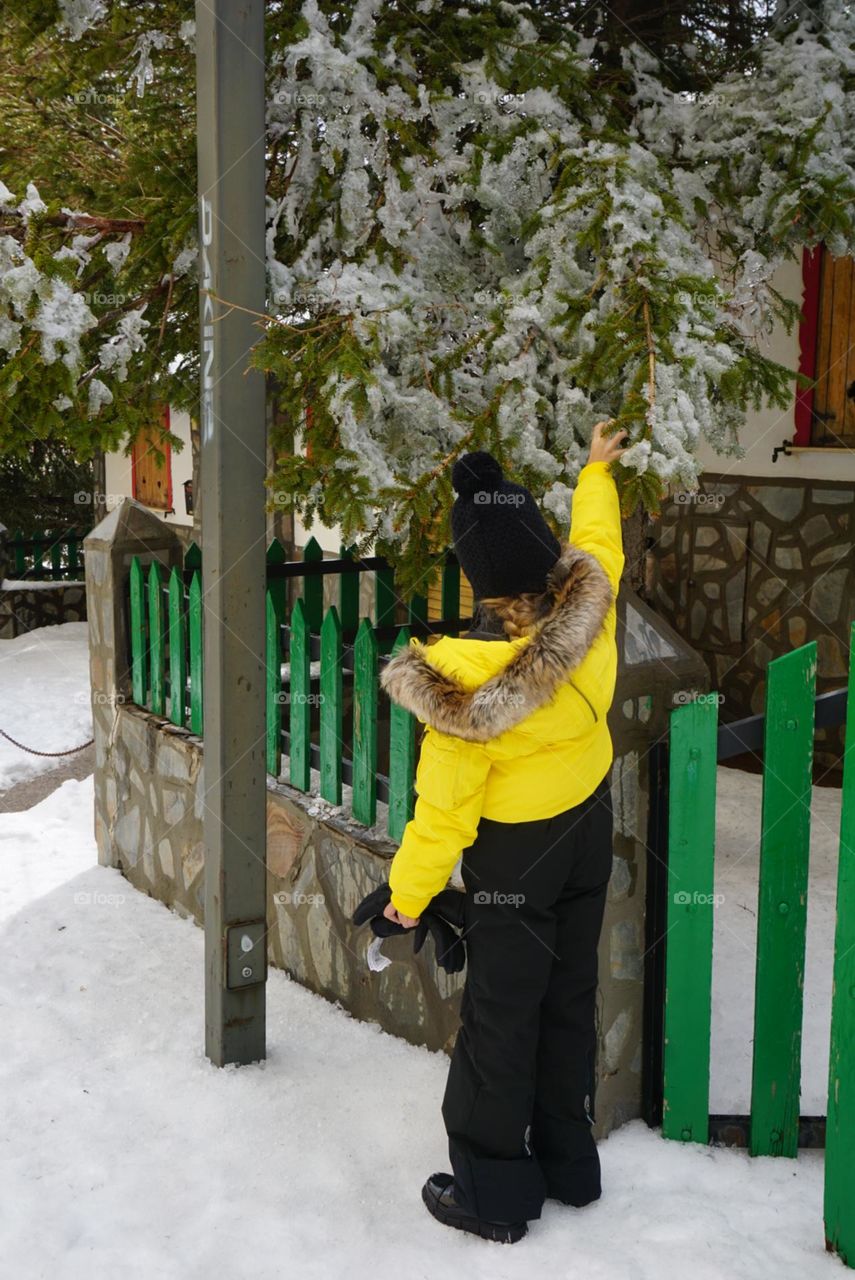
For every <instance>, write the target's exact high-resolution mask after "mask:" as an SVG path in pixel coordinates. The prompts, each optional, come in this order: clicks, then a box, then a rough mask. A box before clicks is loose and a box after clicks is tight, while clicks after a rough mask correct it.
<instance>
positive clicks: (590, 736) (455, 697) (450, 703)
mask: <svg viewBox="0 0 855 1280" xmlns="http://www.w3.org/2000/svg"><path fill="white" fill-rule="evenodd" d="M623 565H624V554H623V541H622V536H621V521H620V506H619V501H618V494H617V487H616V485H615V482H614V478H613V476H612V475H611V473H610V464H609V463H607V462H589V463H588V464H587V466H585V467H584V468H583V469H582V471H581V473H580V475H579V480H578V484H577V487H576V489H575V491H574V494H573V511H572V518H571V523H570V539H569V542H568V543H567V544H565V547H564V549H563V551H562V555H561V557H560V558H559V561H558V563H557V565H556V567H555V569H554V570H553V571H552V574H551V575H550V580H551V588H550V589H551V593H552V611H551V613H550V614H549V617H548V618H547V620H546V621H545V622H543V623H540V624H538V627H537V628H536V629H535V631H534V632H533V633H531V634H529V635H526V636H522V637H519V638H517V639H513V640H507V641H505V640H477V639H473V640H467V639H457V638H455V637H452V636H443V637H442V638H441V639H440V640H438V641H437V642H436V643H435V644H431V645H424V644H422V643H421V642H420V641H418V640H416V639H413V640H411V641H410V644H409V646H408V647H406V648H405V649H403V650H401V651H400V652H399V653H398V654H397V655H396V656H395V657H394V658H393V659H392V660H391V661H390V662H389V663H388V664H387V666H386V667H385V669H384V671H383V675H382V683H383V687H384V688H385V689H386V690H387V692H388V693H389V695H390V697H391V698H393V699H394V701H396V702H398V703H399V704H400V705H402V706H405V707H407V709H408V710H410V711H412V712H414V714H415V715H416V716H417V717H418V719H419V720H420V721H422V722H423V723H424V724H426V725H427V726H428V727H427V728H426V730H425V733H424V736H423V739H422V744H421V753H420V756H419V763H418V769H417V771H416V779H415V786H416V794H417V799H416V804H415V809H414V815H413V818H412V819H411V821H410V822H409V823H408V824H407V827H406V829H405V831H404V835H403V838H402V840H401V845H400V848H399V849H398V852H397V853H396V855H395V857H394V859H393V861H392V866H391V869H390V873H389V884H390V886H391V889H392V904H393V906H394V907H396V908H397V910H398V911H400V912H402V913H403V914H404V915H407V916H413V917H415V916H419V915H421V913H422V911H423V910H424V909H425V907H426V906H427V904H428V903H429V902H430V900H431V898H432V897H433V896H434V894H436V893H438V892H439V891H440V890H441V889H443V888H444V887H445V885H446V883H447V881H448V877H449V875H450V873H451V870H452V868H453V867H454V864H455V863H456V861H457V859H458V858H459V857H460V854H461V853H462V851H463V850H464V849H466V848H468V847H469V845H471V844H472V843H473V841H474V840H475V836H476V834H477V830H478V823H479V820H480V819H481V817H485V818H492V819H495V820H497V821H499V822H527V821H532V820H533V819H536V818H549V817H552V816H553V815H554V814H556V813H561V812H562V811H563V810H564V809H568V808H570V807H571V806H572V805H576V804H579V803H580V802H581V801H582V800H584V799H586V798H587V796H589V795H590V794H591V792H592V791H593V790H594V788H595V787H596V786H597V784H598V783H599V782H600V781H601V780H602V778H603V777H604V776H605V774H606V772H607V771H608V768H609V766H610V764H611V762H612V759H613V754H614V752H613V747H612V740H611V735H610V733H609V728H608V725H607V723H606V713H607V711H608V709H609V707H610V706H611V703H612V698H613V697H614V689H615V680H616V676H617V645H616V639H615V629H616V607H615V602H616V599H617V592H618V584H619V582H620V577H621V573H622V571H623Z"/></svg>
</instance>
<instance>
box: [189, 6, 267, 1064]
mask: <svg viewBox="0 0 855 1280" xmlns="http://www.w3.org/2000/svg"><path fill="white" fill-rule="evenodd" d="M196 73H197V88H196V101H197V144H198V167H199V277H200V279H199V291H200V293H199V296H200V327H201V388H200V390H201V405H200V419H199V427H200V448H201V465H200V474H201V496H202V501H201V510H202V586H203V603H204V617H203V624H204V653H203V663H204V677H205V679H204V703H203V717H204V726H205V729H204V771H203V788H204V802H205V810H204V818H203V835H204V841H205V1051H206V1053H207V1055H208V1057H209V1058H210V1059H211V1061H212V1062H214V1063H216V1064H217V1065H218V1066H224V1065H225V1064H226V1063H247V1062H256V1061H258V1060H259V1059H261V1058H263V1057H264V1055H265V985H264V977H265V976H266V963H264V962H262V961H261V960H260V958H259V953H261V955H262V956H263V953H264V949H265V945H266V938H265V924H264V921H265V915H266V892H267V886H266V865H265V859H266V806H267V787H266V779H267V775H266V768H265V754H264V746H265V742H264V739H265V719H264V716H265V708H264V690H265V679H264V671H265V668H264V620H265V614H264V591H265V549H266V548H265V522H266V517H265V497H266V494H265V487H264V479H265V387H264V374H263V373H262V372H261V371H260V370H254V369H249V368H248V356H249V353H250V350H251V348H252V346H253V345H254V343H255V342H256V341H257V340H258V339H259V337H260V330H259V329H258V327H257V318H258V316H259V314H261V313H264V311H265V301H266V298H265V267H264V259H265V239H264V222H265V206H264V194H265V191H264V188H265V78H264V0H242V3H241V4H235V3H234V0H197V4H196ZM247 944H248V947H247ZM246 956H249V957H250V958H249V959H246V958H245V957H246ZM245 970H248V971H249V973H248V975H247V974H246V973H245V972H244V971H245Z"/></svg>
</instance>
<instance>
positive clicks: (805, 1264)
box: [0, 624, 846, 1280]
mask: <svg viewBox="0 0 855 1280" xmlns="http://www.w3.org/2000/svg"><path fill="white" fill-rule="evenodd" d="M85 635H86V632H85V625H80V624H70V625H69V626H65V627H55V628H45V629H43V630H42V631H40V632H35V633H33V634H32V635H30V636H23V637H21V638H19V639H18V640H14V641H5V642H0V712H2V714H0V728H5V729H6V730H7V732H10V733H12V735H13V736H14V737H20V738H21V740H22V741H25V742H27V743H28V745H33V746H36V747H41V748H42V749H45V750H57V749H59V748H60V747H66V746H72V745H75V744H76V743H77V742H81V741H84V740H85V739H86V738H87V737H88V736H89V732H90V729H89V705H88V685H87V681H88V668H87V660H86V649H85ZM55 764H56V762H54V761H50V760H40V759H39V758H36V757H24V756H23V755H22V753H20V752H18V751H17V750H16V749H14V748H12V747H11V746H8V745H7V744H3V743H2V740H0V789H2V788H3V787H8V786H10V785H12V784H13V783H15V782H17V781H19V780H21V779H23V778H26V777H29V776H31V774H32V773H34V772H39V771H42V770H45V769H49V768H51V767H55ZM759 802H760V779H759V778H757V777H754V776H753V775H746V774H741V773H736V772H735V771H733V770H728V769H721V770H720V771H719V799H718V867H717V878H716V890H717V892H719V893H722V894H723V895H724V901H723V903H722V905H721V906H720V907H718V908H717V910H716V934H715V942H716V956H715V977H714V1027H713V1091H712V1109H713V1110H714V1111H745V1110H747V1106H748V1090H749V1076H750V1054H751V1042H750V1038H751V1016H752V1009H751V1005H752V1001H753V982H754V960H753V955H754V929H755V926H756V873H757V841H758V839H759V821H760V803H759ZM839 807H840V794H839V792H837V791H832V790H828V789H821V788H817V789H816V790H815V792H814V802H813V815H814V821H813V834H812V847H811V859H812V867H811V889H810V895H809V903H810V907H809V940H808V967H807V975H806V1008H807V1014H806V1045H805V1053H804V1067H805V1070H804V1080H805V1088H804V1092H803V1100H802V1110H803V1111H804V1112H806V1113H808V1112H819V1113H823V1112H824V1111H825V1073H826V1069H827V1038H828V1005H829V993H830V967H829V966H830V954H831V934H832V930H833V919H834V906H833V903H834V885H835V876H836V849H837V837H838V827H839ZM95 862H96V854H95V846H94V841H93V837H92V782H91V778H90V779H86V780H85V781H83V782H76V781H67V782H65V783H63V784H62V786H60V787H59V788H58V790H56V791H55V792H54V793H53V794H52V795H50V796H49V797H48V798H47V799H46V800H44V801H42V802H41V803H40V804H39V805H38V806H37V807H35V808H33V809H31V810H29V811H28V812H25V813H10V814H0V1026H2V1028H3V1039H2V1043H3V1051H2V1053H0V1097H2V1098H3V1101H4V1110H5V1124H4V1126H3V1129H2V1140H0V1258H2V1259H3V1264H2V1271H3V1274H8V1275H10V1276H11V1275H14V1277H15V1280H43V1278H44V1280H48V1278H50V1280H55V1278H56V1280H78V1278H80V1280H83V1278H84V1277H85V1278H86V1280H89V1277H94V1280H102V1278H103V1280H112V1278H113V1277H114V1276H116V1275H118V1274H121V1275H122V1276H123V1277H127V1278H128V1280H136V1278H137V1277H139V1280H150V1278H151V1280H172V1278H173V1277H174V1278H175V1280H179V1278H180V1280H196V1278H197V1277H198V1280H202V1278H203V1277H208V1276H209V1275H211V1274H215V1273H216V1274H223V1275H230V1276H234V1277H236V1278H237V1280H244V1278H246V1280H250V1278H251V1280H267V1278H268V1277H269V1278H270V1280H274V1277H275V1280H279V1278H280V1277H284V1276H291V1275H299V1276H300V1277H301V1278H304V1277H308V1278H309V1280H312V1278H314V1277H319V1278H320V1277H323V1278H324V1280H327V1278H328V1277H330V1278H332V1280H339V1277H341V1278H342V1280H344V1278H345V1277H347V1280H376V1277H377V1276H378V1275H380V1274H387V1273H389V1272H391V1271H392V1270H393V1269H395V1270H397V1269H399V1268H400V1269H401V1270H402V1272H403V1273H404V1274H407V1275H410V1274H411V1275H413V1276H414V1277H421V1278H424V1280H426V1278H428V1277H431V1278H432V1277H437V1280H439V1278H440V1277H442V1280H446V1277H448V1276H455V1275H457V1274H458V1273H462V1272H465V1273H466V1274H467V1275H468V1276H471V1277H475V1278H480V1277H484V1278H485V1280H486V1278H487V1277H489V1280H502V1278H504V1277H506V1278H507V1280H516V1278H517V1277H519V1278H520V1280H529V1278H530V1277H534V1276H540V1275H543V1276H546V1277H549V1278H550V1280H551V1278H552V1277H555V1278H556V1280H564V1277H567V1278H568V1280H569V1278H570V1277H573V1280H576V1278H577V1277H578V1278H579V1280H648V1278H649V1280H653V1278H654V1277H656V1280H659V1277H664V1280H671V1278H672V1277H673V1278H674V1280H677V1278H678V1277H679V1280H683V1276H684V1275H685V1274H686V1273H687V1272H689V1271H691V1274H692V1277H693V1280H719V1278H721V1280H724V1277H727V1278H728V1280H756V1277H761V1278H762V1277H766V1276H775V1278H776V1280H791V1278H792V1280H813V1278H814V1277H831V1276H833V1275H839V1276H841V1277H843V1276H844V1275H845V1274H846V1273H845V1269H844V1268H843V1267H842V1265H841V1264H840V1263H839V1262H838V1261H837V1260H836V1259H833V1258H831V1257H830V1256H828V1255H826V1254H825V1252H824V1249H823V1233H822V1153H821V1152H802V1153H801V1154H800V1155H799V1158H798V1160H797V1161H789V1160H771V1159H759V1160H753V1161H752V1160H750V1159H749V1158H748V1157H747V1156H746V1155H744V1154H743V1153H741V1152H736V1151H726V1150H721V1149H712V1148H696V1147H690V1146H682V1145H680V1144H675V1143H667V1142H664V1141H663V1140H662V1139H661V1138H660V1137H659V1136H658V1134H656V1133H653V1132H651V1131H649V1130H648V1129H646V1128H645V1126H644V1125H642V1124H640V1123H635V1124H632V1125H629V1126H627V1127H626V1128H624V1129H622V1130H621V1131H620V1132H618V1133H616V1134H614V1135H612V1137H610V1138H609V1139H608V1140H607V1141H606V1142H604V1143H603V1144H602V1147H601V1153H602V1160H603V1170H604V1187H605V1191H604V1195H603V1199H602V1200H601V1201H600V1202H599V1203H598V1204H596V1205H593V1206H590V1207H589V1208H587V1209H584V1210H573V1209H568V1208H564V1207H561V1206H557V1205H553V1204H551V1203H550V1204H548V1205H547V1207H546V1210H545V1213H544V1216H543V1218H542V1219H541V1220H540V1221H539V1222H537V1223H535V1224H533V1225H532V1229H531V1231H530V1233H529V1235H528V1237H527V1238H526V1239H525V1240H524V1241H522V1242H521V1243H520V1244H518V1245H517V1246H515V1247H511V1248H509V1247H502V1246H498V1245H488V1244H485V1243H483V1242H480V1241H475V1240H472V1239H469V1238H467V1237H462V1236H459V1235H458V1234H457V1233H453V1232H451V1231H449V1230H448V1229H447V1228H442V1227H441V1226H439V1225H438V1224H437V1223H435V1222H434V1221H433V1220H432V1219H431V1218H430V1217H429V1216H428V1214H427V1213H426V1211H425V1210H424V1208H423V1206H422V1204H421V1201H420V1198H419V1191H420V1187H421V1184H422V1181H423V1180H424V1178H425V1176H426V1175H427V1174H429V1173H431V1172H433V1171H434V1170H437V1169H444V1168H447V1167H448V1165H447V1158H446V1152H445V1140H444V1133H443V1129H442V1123H441V1118H440V1113H439V1104H440V1100H441V1097H442V1091H443V1087H444V1083H445V1073H446V1070H447V1059H446V1058H444V1057H443V1056H442V1055H440V1054H430V1053H427V1052H425V1051H424V1050H420V1049H415V1048H413V1047H412V1046H410V1045H407V1044H405V1043H404V1042H403V1041H400V1040H397V1039H395V1038H394V1037H391V1036H388V1035H386V1034H384V1033H383V1032H381V1031H379V1030H378V1029H377V1028H376V1027H373V1026H368V1025H365V1024H362V1023H358V1022H356V1021H354V1020H353V1019H351V1018H350V1017H348V1016H347V1015H346V1014H345V1013H344V1012H343V1011H342V1010H340V1009H338V1008H334V1007H333V1006H331V1005H329V1004H327V1003H326V1002H325V1001H323V1000H321V999H320V998H318V997H316V996H313V995H311V994H310V993H308V992H307V991H305V990H303V989H302V988H301V987H299V986H297V985H296V984H294V983H292V982H290V981H289V980H288V979H287V978H286V977H285V975H284V974H281V973H278V972H273V973H272V975H271V979H270V984H269V996H268V1013H269V1024H268V1044H269V1056H268V1059H267V1061H266V1062H265V1063H264V1064H260V1065H258V1066H254V1067H245V1068H242V1069H240V1070H233V1069H229V1070H226V1071H218V1070H217V1069H216V1068H214V1067H212V1066H211V1065H210V1064H209V1063H208V1062H207V1060H206V1059H205V1057H204V1054H203V1049H202V1044H203V1012H202V996H203V985H202V984H203V954H202V951H203V949H202V942H203V939H202V934H201V932H200V931H199V930H198V929H196V928H195V927H194V926H193V925H191V924H189V923H188V922H186V921H182V920H180V919H178V918H177V917H176V916H174V915H172V914H171V913H170V912H169V911H167V910H166V909H165V908H164V907H162V906H161V905H159V904H158V903H156V902H154V901H152V900H151V899H149V898H147V897H145V896H143V895H141V894H138V893H136V892H135V891H134V890H133V889H131V888H130V886H129V885H128V884H127V882H126V881H124V880H123V879H122V877H121V876H120V875H119V874H118V872H115V871H112V870H108V869H106V868H102V867H98V866H96V865H95Z"/></svg>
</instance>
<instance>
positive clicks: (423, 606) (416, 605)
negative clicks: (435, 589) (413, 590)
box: [407, 595, 428, 622]
mask: <svg viewBox="0 0 855 1280" xmlns="http://www.w3.org/2000/svg"><path fill="white" fill-rule="evenodd" d="M427 616H428V602H427V596H420V595H415V596H413V597H412V599H411V600H410V602H409V604H408V605H407V621H408V622H427Z"/></svg>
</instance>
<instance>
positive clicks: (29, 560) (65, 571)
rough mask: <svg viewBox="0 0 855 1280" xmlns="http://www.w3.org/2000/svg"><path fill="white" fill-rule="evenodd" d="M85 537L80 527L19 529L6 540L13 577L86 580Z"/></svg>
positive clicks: (58, 580)
mask: <svg viewBox="0 0 855 1280" xmlns="http://www.w3.org/2000/svg"><path fill="white" fill-rule="evenodd" d="M85 537H86V534H85V533H83V532H81V531H80V530H78V529H63V530H61V531H53V532H51V531H48V530H39V531H37V532H35V533H31V534H24V533H23V532H22V531H21V530H20V529H18V530H17V531H16V532H15V533H13V534H12V536H11V537H9V536H8V535H7V537H6V540H5V548H6V552H7V555H8V557H9V562H10V571H9V576H10V577H11V578H35V579H36V580H38V581H54V582H63V581H71V582H73V581H75V580H77V579H82V577H83V539H84V538H85Z"/></svg>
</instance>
